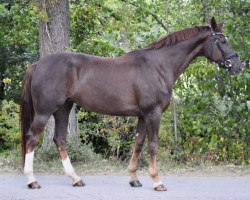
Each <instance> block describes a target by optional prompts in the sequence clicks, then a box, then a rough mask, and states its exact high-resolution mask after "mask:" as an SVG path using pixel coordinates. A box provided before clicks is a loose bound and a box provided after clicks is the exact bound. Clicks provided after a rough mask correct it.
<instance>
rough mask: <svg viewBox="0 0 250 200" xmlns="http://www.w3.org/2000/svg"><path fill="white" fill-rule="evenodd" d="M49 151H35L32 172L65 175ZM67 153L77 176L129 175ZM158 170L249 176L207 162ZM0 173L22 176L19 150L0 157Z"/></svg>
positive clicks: (88, 153)
mask: <svg viewBox="0 0 250 200" xmlns="http://www.w3.org/2000/svg"><path fill="white" fill-rule="evenodd" d="M69 146H70V145H69ZM73 146H74V145H73ZM74 147H76V146H74ZM69 148H71V147H69ZM77 149H78V148H77ZM49 151H50V154H48V153H46V151H42V150H41V149H38V150H36V152H35V155H36V156H35V159H34V172H35V173H43V174H64V171H63V167H62V164H61V161H60V159H59V156H58V153H57V150H56V148H54V147H52V149H50V150H49ZM70 151H71V152H73V155H72V158H73V159H72V161H73V162H72V165H73V167H74V168H75V171H76V172H77V173H78V174H80V175H107V174H109V175H111V174H112V175H129V174H128V172H127V167H128V162H121V161H117V160H115V159H109V160H107V159H104V158H102V157H101V156H100V155H97V154H95V153H94V152H93V151H92V149H91V147H90V146H85V147H82V148H81V149H80V152H74V150H72V149H71V150H70ZM79 153H81V156H80V158H79V159H78V160H77V158H76V157H74V156H76V155H74V154H77V155H78V156H79ZM158 170H159V174H160V175H180V176H250V166H249V165H245V166H236V165H233V164H227V165H224V164H220V165H214V164H212V163H209V162H206V163H203V164H201V165H195V166H187V165H184V164H178V163H176V162H173V161H168V160H160V161H158ZM0 173H22V166H21V153H20V151H19V150H11V151H5V152H2V153H0ZM138 174H139V175H148V164H147V163H146V164H144V166H140V167H139V169H138Z"/></svg>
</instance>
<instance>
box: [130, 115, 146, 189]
mask: <svg viewBox="0 0 250 200" xmlns="http://www.w3.org/2000/svg"><path fill="white" fill-rule="evenodd" d="M145 136H146V132H145V121H144V119H143V118H142V117H139V120H138V125H137V132H136V136H135V147H134V151H133V155H132V157H131V160H130V163H129V167H128V171H129V173H130V176H131V180H130V181H129V184H130V185H131V186H132V187H141V186H142V184H141V183H140V181H139V180H138V177H137V175H136V170H137V167H138V158H139V154H140V152H141V150H142V147H143V143H144V140H145Z"/></svg>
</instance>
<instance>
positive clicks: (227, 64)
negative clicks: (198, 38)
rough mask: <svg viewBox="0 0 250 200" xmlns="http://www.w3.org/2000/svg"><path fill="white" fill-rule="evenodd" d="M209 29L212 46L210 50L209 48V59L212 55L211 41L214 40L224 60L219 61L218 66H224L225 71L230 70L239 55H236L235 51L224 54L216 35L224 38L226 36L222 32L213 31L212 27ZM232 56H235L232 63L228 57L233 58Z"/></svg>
mask: <svg viewBox="0 0 250 200" xmlns="http://www.w3.org/2000/svg"><path fill="white" fill-rule="evenodd" d="M210 30H211V33H212V40H211V47H212V50H211V59H212V57H213V42H214V41H215V44H216V46H217V47H218V49H219V50H220V52H221V54H222V55H223V57H224V61H223V62H221V63H219V66H220V67H222V68H224V69H226V70H227V71H230V70H231V69H232V67H233V65H234V64H235V63H236V62H238V60H239V56H238V54H237V52H233V53H231V54H229V55H226V54H225V52H224V50H223V49H222V47H221V44H220V43H219V42H218V41H217V38H216V35H223V36H224V37H225V38H226V36H225V35H224V34H223V33H215V32H214V30H213V28H212V27H210ZM233 57H237V59H235V61H234V62H233V63H232V62H231V60H230V59H231V58H233Z"/></svg>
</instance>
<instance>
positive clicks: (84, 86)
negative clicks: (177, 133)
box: [21, 18, 243, 191]
mask: <svg viewBox="0 0 250 200" xmlns="http://www.w3.org/2000/svg"><path fill="white" fill-rule="evenodd" d="M222 26H223V22H221V23H219V24H218V25H217V23H216V21H215V19H214V18H212V19H211V23H210V26H195V27H193V28H186V29H184V30H181V31H177V32H174V33H171V34H169V35H166V36H164V37H162V38H161V39H159V40H158V41H155V42H153V43H151V44H149V45H148V46H147V47H145V48H142V49H138V50H134V51H131V52H129V53H127V54H125V55H123V56H121V57H117V58H105V57H97V56H93V55H87V54H82V53H70V52H68V53H66V52H64V53H56V54H53V55H50V56H47V57H45V58H43V59H41V60H40V61H38V62H37V63H35V64H33V65H31V66H30V68H29V69H28V70H27V72H26V75H25V77H24V80H23V86H22V100H21V125H22V126H21V127H22V151H23V167H24V173H25V175H27V177H28V187H29V188H40V185H39V184H38V182H37V180H36V178H35V177H34V175H33V158H34V149H35V147H36V146H37V143H38V140H39V137H40V135H41V133H42V131H43V130H44V128H45V125H46V123H47V121H48V119H49V117H50V116H51V115H53V116H54V118H55V134H54V139H53V140H54V142H55V144H56V146H57V149H58V152H59V155H60V159H61V161H62V164H63V167H64V171H65V174H66V175H67V176H69V177H71V178H72V181H73V185H74V186H84V185H85V184H84V182H83V181H82V179H81V177H79V176H78V175H77V174H76V173H75V171H74V169H73V167H72V165H71V163H70V160H69V157H68V154H67V150H66V136H67V126H68V119H69V113H70V110H71V108H72V105H73V103H77V104H78V105H81V106H82V107H84V108H86V109H87V110H89V111H93V112H97V113H101V114H107V115H117V116H118V115H119V116H138V126H137V133H136V137H135V145H134V151H133V155H132V158H131V160H130V163H129V167H128V170H129V173H130V176H131V180H130V181H129V183H130V185H131V186H132V187H140V186H142V185H141V183H140V181H139V180H138V177H137V175H136V170H137V165H138V156H139V154H140V152H141V150H142V146H143V143H144V140H145V137H146V136H147V138H148V148H149V153H150V166H149V174H150V176H151V178H152V179H153V181H154V186H153V188H154V189H155V190H157V191H164V190H166V187H165V186H164V185H163V183H162V182H161V181H160V179H159V177H158V172H157V167H156V156H157V151H158V131H159V126H160V121H161V114H162V112H164V111H165V110H166V109H167V108H168V106H169V104H170V100H171V95H172V90H173V86H174V84H175V81H176V80H177V78H178V77H179V76H180V75H181V74H182V73H183V72H184V70H185V69H186V68H187V67H188V65H189V64H190V62H191V61H192V60H193V59H195V58H196V57H197V56H205V57H206V58H208V59H209V60H210V61H213V62H216V63H218V64H219V65H220V66H221V67H223V68H225V69H226V70H228V71H229V74H230V75H233V74H238V73H240V71H242V69H243V67H242V64H241V61H240V59H239V57H238V55H237V53H236V52H234V50H233V49H232V47H231V45H230V44H229V43H228V41H227V39H226V37H225V36H224V34H223V33H222Z"/></svg>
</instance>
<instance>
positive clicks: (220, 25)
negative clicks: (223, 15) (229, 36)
mask: <svg viewBox="0 0 250 200" xmlns="http://www.w3.org/2000/svg"><path fill="white" fill-rule="evenodd" d="M224 22H225V19H223V20H222V21H221V22H220V23H219V24H218V27H219V28H220V29H222V26H223V24H224Z"/></svg>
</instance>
